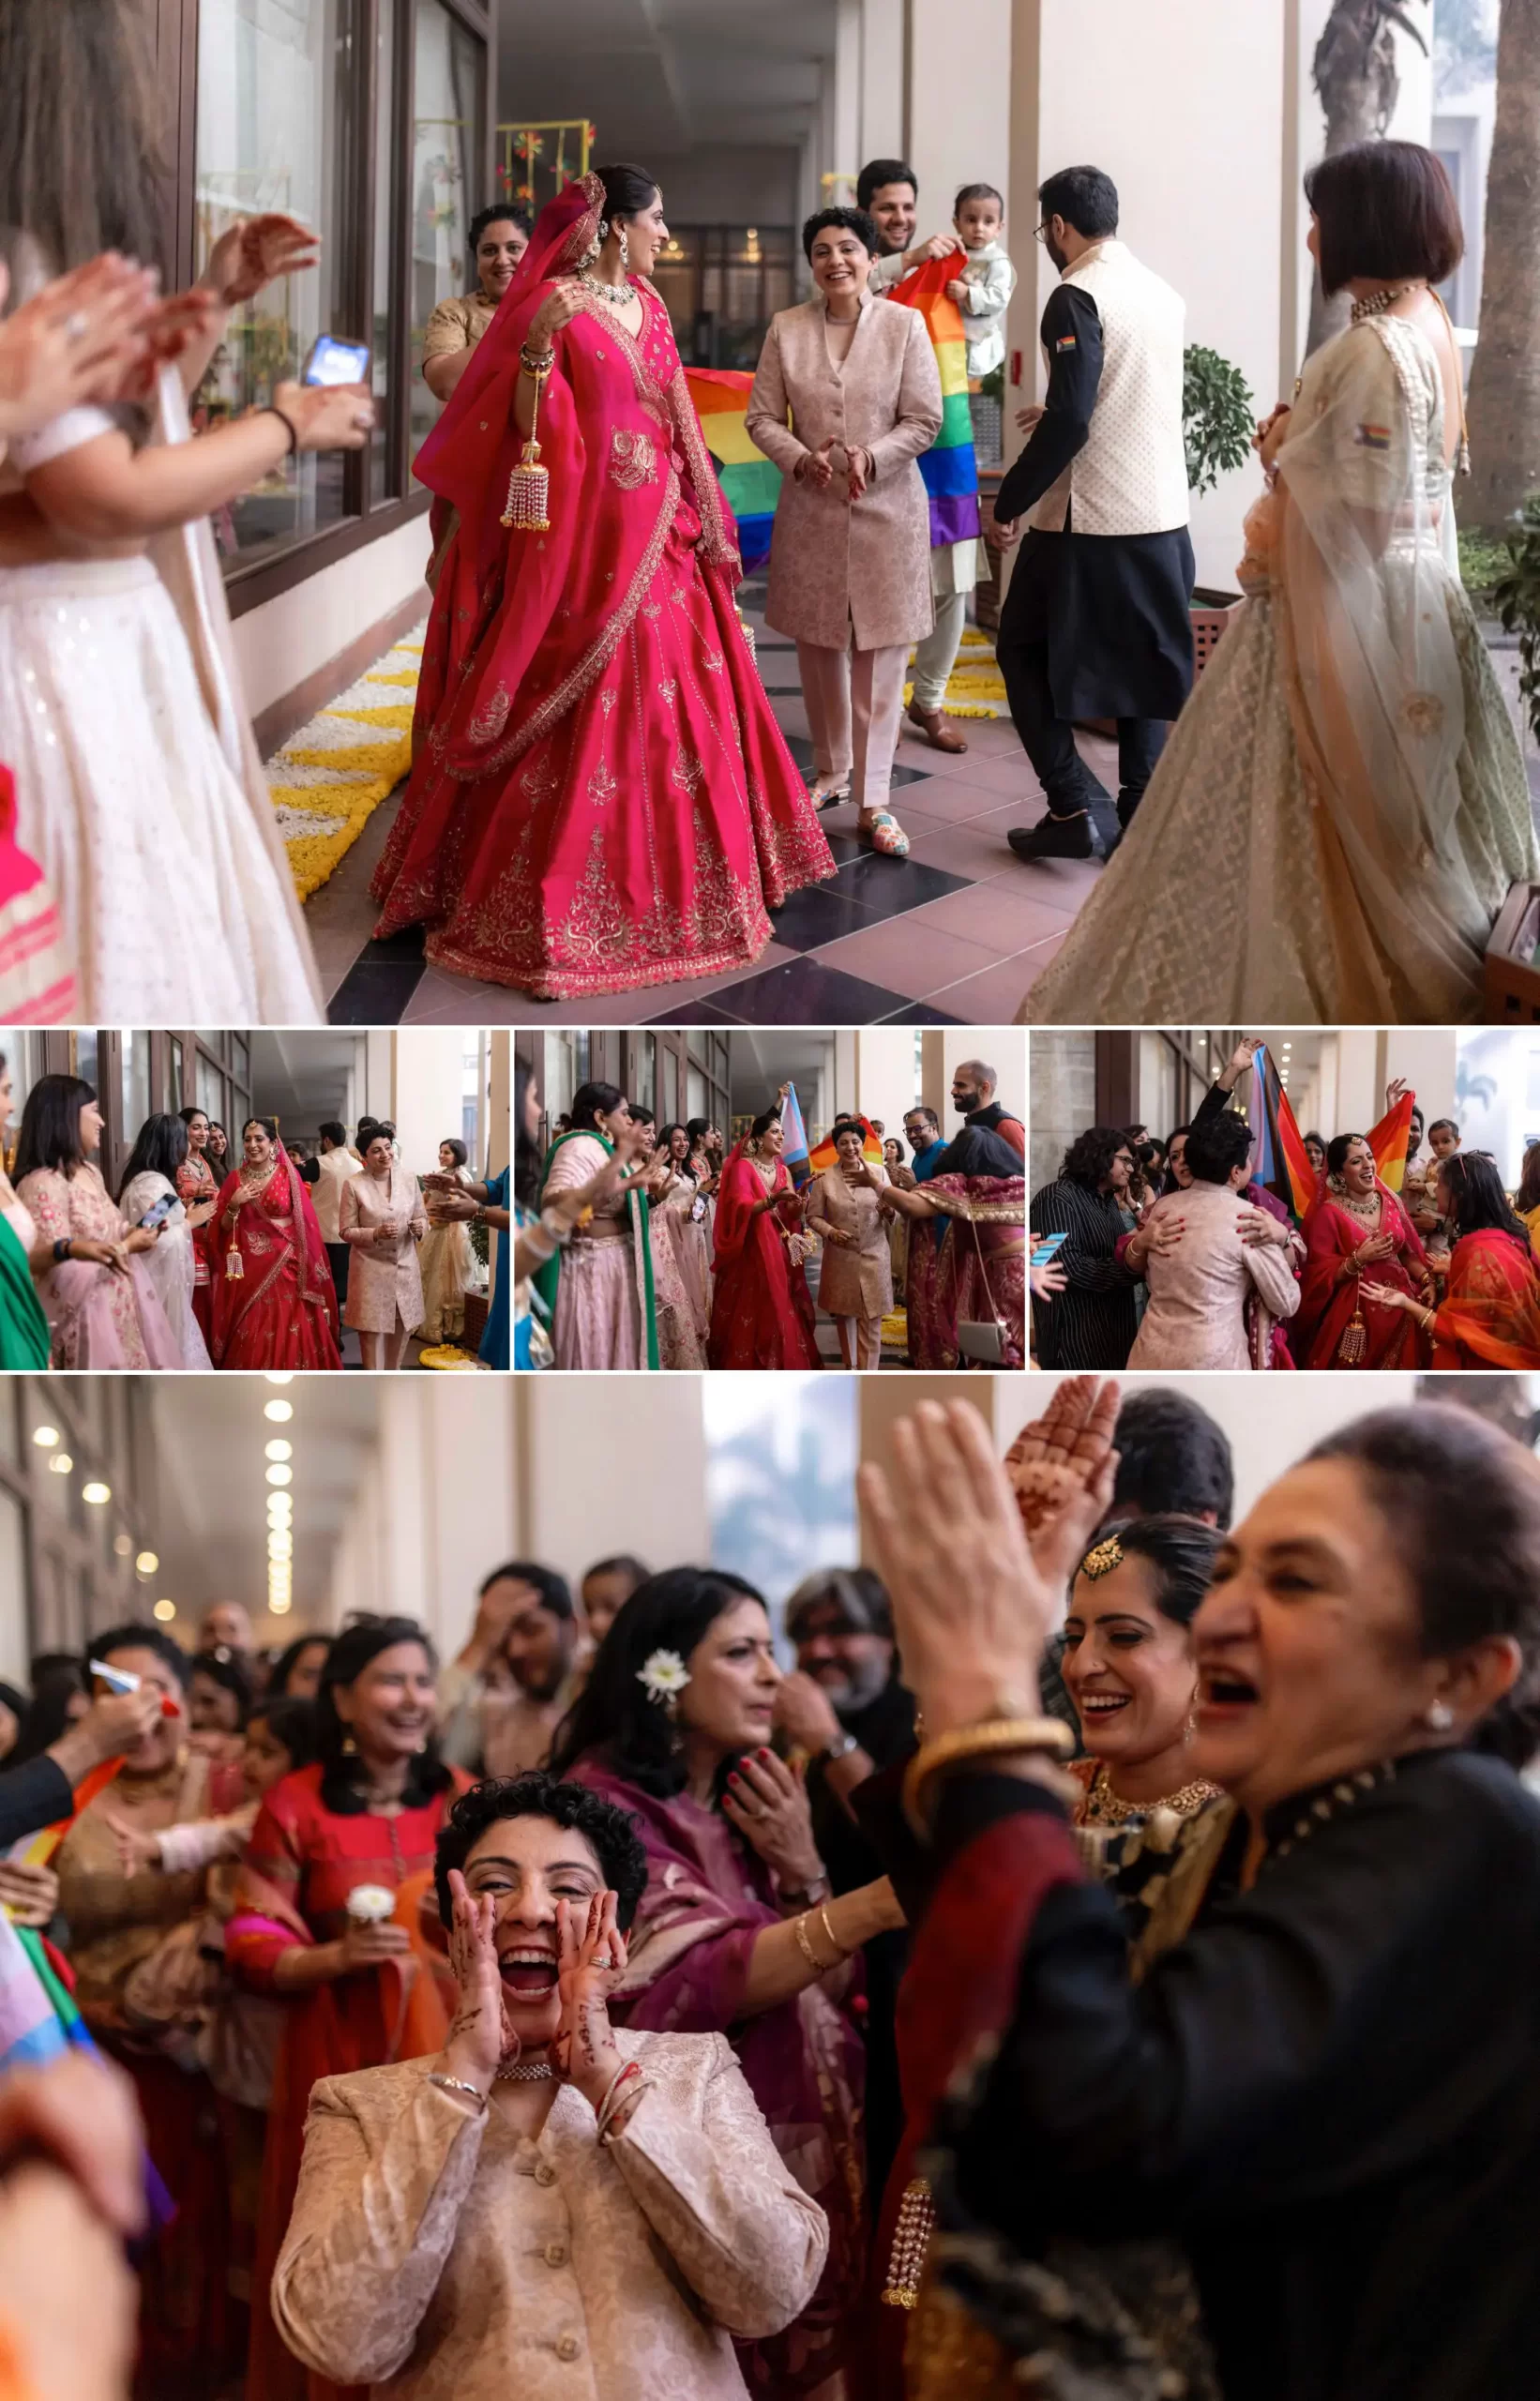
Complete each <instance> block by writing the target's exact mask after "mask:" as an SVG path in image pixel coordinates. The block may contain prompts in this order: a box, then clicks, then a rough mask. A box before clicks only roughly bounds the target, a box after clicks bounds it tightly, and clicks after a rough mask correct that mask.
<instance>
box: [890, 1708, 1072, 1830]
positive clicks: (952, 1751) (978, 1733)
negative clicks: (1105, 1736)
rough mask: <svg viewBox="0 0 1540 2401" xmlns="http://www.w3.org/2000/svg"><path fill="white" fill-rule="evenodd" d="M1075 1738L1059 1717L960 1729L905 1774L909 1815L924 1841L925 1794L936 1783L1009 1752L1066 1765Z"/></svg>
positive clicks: (920, 1754) (942, 1737)
mask: <svg viewBox="0 0 1540 2401" xmlns="http://www.w3.org/2000/svg"><path fill="white" fill-rule="evenodd" d="M1074 1748H1075V1737H1074V1735H1073V1734H1072V1733H1071V1732H1070V1730H1069V1728H1068V1727H1067V1726H1066V1725H1065V1724H1064V1721H1063V1719H1062V1718H1058V1717H991V1718H989V1719H987V1720H986V1721H985V1723H984V1724H982V1725H979V1726H959V1727H956V1728H955V1729H953V1731H952V1732H951V1733H950V1734H938V1735H937V1736H936V1738H935V1740H934V1741H933V1742H930V1743H927V1744H926V1745H925V1747H924V1748H923V1750H919V1751H916V1752H915V1754H914V1757H913V1759H911V1760H910V1762H909V1765H908V1767H907V1769H906V1770H905V1772H904V1787H903V1804H904V1815H905V1817H906V1818H907V1819H908V1820H909V1822H910V1825H911V1826H912V1827H913V1830H914V1832H915V1834H917V1835H919V1836H920V1837H921V1838H922V1840H923V1839H924V1838H925V1836H926V1835H928V1834H929V1825H928V1823H927V1820H926V1815H925V1788H926V1786H927V1785H928V1784H929V1782H930V1780H931V1778H932V1777H933V1776H936V1775H940V1774H949V1773H950V1772H951V1770H952V1769H953V1768H956V1767H961V1766H962V1765H963V1764H964V1763H965V1762H966V1761H967V1760H969V1759H989V1758H992V1757H993V1756H995V1755H996V1754H997V1753H1004V1752H1007V1751H1046V1752H1048V1753H1049V1756H1050V1757H1052V1758H1054V1759H1068V1758H1069V1757H1070V1756H1071V1754H1072V1753H1073V1751H1074Z"/></svg>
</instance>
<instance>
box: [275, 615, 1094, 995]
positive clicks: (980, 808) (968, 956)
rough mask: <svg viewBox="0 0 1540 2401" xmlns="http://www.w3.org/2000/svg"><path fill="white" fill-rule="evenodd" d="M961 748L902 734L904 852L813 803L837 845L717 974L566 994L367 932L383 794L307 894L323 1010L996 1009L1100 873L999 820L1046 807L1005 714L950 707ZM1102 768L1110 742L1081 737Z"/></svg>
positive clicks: (777, 655) (1021, 987)
mask: <svg viewBox="0 0 1540 2401" xmlns="http://www.w3.org/2000/svg"><path fill="white" fill-rule="evenodd" d="M762 602H763V593H762V588H759V587H754V586H746V587H745V592H744V604H745V610H746V613H747V616H748V618H749V622H750V623H751V624H752V625H753V626H754V627H755V634H756V640H757V642H758V644H759V656H760V667H761V672H762V677H763V680H764V685H765V688H766V690H767V691H768V692H769V694H770V696H771V700H772V703H773V705H774V708H775V711H776V715H777V717H778V719H779V721H780V724H781V726H782V729H783V730H784V732H785V733H786V735H787V737H788V740H789V741H790V743H791V746H792V749H793V753H794V754H795V756H796V758H797V760H798V762H799V763H801V764H802V765H803V766H805V767H806V766H810V765H811V763H812V748H811V745H810V744H809V742H808V720H807V717H806V715H805V714H804V711H803V706H802V697H801V691H800V688H799V687H798V684H797V674H796V658H795V653H794V651H793V647H792V645H791V643H789V642H784V641H783V640H782V639H781V637H780V636H778V635H776V634H770V633H766V632H765V630H764V628H763V625H762V618H761V616H760V613H759V612H760V609H761V608H762ZM962 731H963V732H964V733H965V735H966V737H967V741H968V749H967V751H966V753H965V754H964V755H963V756H962V757H960V758H956V757H950V756H947V755H945V754H944V753H942V752H940V751H936V750H932V749H930V748H929V745H927V744H926V743H925V742H923V741H920V740H917V739H913V738H911V737H910V736H909V735H907V734H906V736H905V737H904V739H903V740H902V741H901V742H900V744H899V746H898V775H897V778H896V782H895V792H894V807H895V810H896V813H897V814H898V818H899V820H900V823H902V824H903V825H904V826H905V828H906V829H907V831H908V833H909V837H910V842H911V846H912V847H911V854H910V857H909V858H908V859H907V860H894V859H883V858H877V857H875V856H873V854H872V853H870V852H868V851H867V850H866V849H864V848H863V847H862V845H861V844H860V843H859V842H857V840H856V839H855V834H854V826H855V811H854V809H853V808H849V807H846V808H837V809H831V810H829V811H828V812H827V813H826V815H825V816H824V819H823V825H824V830H825V832H826V833H827V835H828V838H829V847H830V849H831V850H832V851H833V853H834V854H835V857H836V859H837V861H838V872H837V873H836V874H835V876H834V877H833V878H832V879H831V880H830V881H828V882H827V883H822V884H819V885H816V886H814V887H812V888H810V889H808V890H807V891H803V892H798V893H795V894H793V897H792V898H791V899H790V900H789V901H788V902H787V904H786V906H785V908H784V909H781V910H779V911H778V913H777V914H776V917H775V920H774V923H775V936H774V939H773V941H772V943H771V944H770V947H769V948H768V949H767V950H766V951H765V953H764V954H763V956H762V958H761V959H757V960H756V961H755V962H754V964H753V965H752V966H748V967H738V968H734V969H733V970H732V971H731V972H730V973H729V974H725V975H717V976H704V977H700V978H695V979H692V980H690V981H688V982H686V983H682V984H675V985H669V986H665V987H661V988H657V987H655V988H654V989H651V990H649V991H644V992H637V991H631V992H615V993H609V994H606V995H604V996H602V997H599V998H595V997H593V996H592V995H590V996H589V997H587V998H585V999H582V1000H578V1001H556V1002H551V1001H535V1000H531V999H530V998H529V996H528V994H527V993H522V992H516V991H511V990H509V989H507V988H506V987H505V986H503V985H497V984H480V983H476V982H473V981H472V980H471V979H470V978H469V977H466V976H460V975H450V974H445V973H444V972H443V971H442V970H440V969H438V968H436V967H430V966H429V965H428V964H427V963H426V961H425V959H424V958H423V947H422V935H421V931H420V929H415V930H414V931H412V932H410V933H407V934H401V935H398V936H397V937H396V938H395V939H394V940H393V941H391V942H388V943H376V942H372V941H370V928H371V926H372V924H373V921H374V914H375V912H374V909H373V905H372V903H371V902H370V898H369V879H370V874H371V873H372V872H373V868H374V865H375V862H376V860H377V859H378V857H379V855H380V852H381V850H382V849H383V847H384V845H385V837H386V834H387V832H388V830H389V825H390V820H391V817H392V814H393V812H394V808H395V806H396V804H395V802H394V800H390V801H386V802H385V803H384V804H383V806H382V807H381V808H378V809H377V810H376V811H375V813H374V815H373V817H372V818H371V819H370V823H369V825H368V827H367V828H366V830H365V833H364V835H363V837H362V838H361V839H360V840H359V841H358V843H357V844H356V845H355V848H354V849H353V850H352V851H351V852H350V853H349V854H348V856H347V857H346V858H345V859H344V860H343V862H342V865H341V867H340V868H339V869H338V871H337V873H336V875H335V876H334V877H333V878H332V880H331V882H330V883H328V884H326V885H325V886H324V887H323V889H322V890H321V891H320V892H318V893H317V894H316V896H315V898H314V899H313V900H311V901H310V904H309V906H308V907H307V909H306V912H305V915H306V920H307V923H308V924H309V926H310V933H311V938H312V940H313V941H314V944H315V948H316V957H317V960H318V962H319V965H320V969H321V976H322V982H323V984H324V986H325V990H326V993H327V1004H328V1013H329V1015H330V1018H331V1021H332V1022H333V1024H335V1025H366V1024H368V1025H395V1024H403V1025H430V1024H441V1025H446V1024H466V1025H476V1024H499V1025H508V1024H513V1023H523V1024H539V1025H563V1024H571V1025H636V1024H642V1023H651V1024H655V1025H681V1024H683V1025H690V1024H710V1025H860V1024H876V1023H880V1022H887V1023H890V1024H903V1025H948V1024H978V1025H998V1024H1001V1023H1008V1022H1009V1021H1010V1020H1011V1019H1013V1018H1014V1017H1015V1015H1016V1012H1017V1009H1018V1007H1019V1004H1020V1002H1021V998H1022V995H1023V994H1024V993H1025V991H1026V990H1027V989H1028V987H1029V985H1030V984H1031V983H1032V981H1033V979H1034V976H1035V975H1036V974H1038V973H1039V972H1040V970H1041V969H1042V968H1043V967H1045V966H1046V965H1047V963H1048V961H1049V959H1051V958H1052V957H1053V954H1054V951H1055V950H1056V948H1057V947H1058V944H1060V942H1061V941H1062V940H1063V938H1064V933H1065V931H1066V930H1067V929H1068V927H1069V925H1070V922H1071V920H1072V918H1073V917H1074V914H1075V912H1076V910H1077V909H1078V908H1079V907H1080V903H1081V901H1082V900H1083V898H1084V897H1085V894H1086V892H1087V891H1088V890H1089V889H1090V886H1091V883H1092V882H1093V881H1094V880H1095V876H1096V874H1097V873H1098V872H1099V870H1098V868H1096V867H1095V866H1094V865H1090V864H1087V865H1085V866H1079V865H1071V864H1067V863H1063V862H1054V863H1050V864H1047V865H1044V866H1041V867H1028V866H1026V865H1024V864H1023V863H1022V862H1021V861H1020V860H1019V859H1017V858H1015V857H1013V855H1012V853H1011V852H1010V851H1009V849H1008V848H1007V847H1006V842H1005V835H1006V832H1007V830H1008V829H1009V827H1011V826H1012V825H1021V824H1031V823H1034V822H1035V821H1036V819H1037V818H1038V817H1040V816H1041V815H1042V809H1043V803H1042V796H1041V792H1040V788H1039V786H1038V784H1037V781H1036V778H1034V775H1033V772H1032V769H1031V768H1030V767H1029V766H1028V764H1027V762H1026V759H1025V757H1024V756H1023V754H1022V751H1021V747H1020V745H1019V742H1018V741H1017V738H1016V734H1015V732H1014V731H1013V729H1012V727H1011V725H1010V723H1009V720H1008V719H1006V718H1000V719H989V718H970V719H967V720H965V721H963V723H962ZM1085 747H1086V751H1087V756H1088V757H1089V758H1091V759H1092V761H1093V763H1094V764H1095V767H1096V770H1097V772H1098V774H1099V775H1100V776H1101V778H1102V780H1103V782H1104V783H1106V782H1109V781H1110V779H1111V778H1114V777H1115V765H1114V763H1113V759H1112V753H1111V751H1110V748H1108V747H1107V746H1104V745H1102V744H1100V743H1097V742H1095V741H1090V740H1088V741H1087V743H1086V746H1085Z"/></svg>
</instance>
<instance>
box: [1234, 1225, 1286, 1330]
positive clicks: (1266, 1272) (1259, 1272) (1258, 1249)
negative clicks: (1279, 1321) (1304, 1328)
mask: <svg viewBox="0 0 1540 2401" xmlns="http://www.w3.org/2000/svg"><path fill="white" fill-rule="evenodd" d="M1291 1247H1292V1246H1291ZM1291 1247H1290V1248H1289V1249H1285V1248H1283V1247H1282V1246H1279V1245H1276V1244H1273V1243H1261V1242H1258V1243H1251V1242H1248V1243H1243V1244H1242V1246H1241V1249H1242V1252H1243V1255H1244V1257H1245V1260H1246V1274H1247V1275H1248V1276H1250V1278H1251V1281H1252V1282H1253V1284H1255V1286H1256V1288H1257V1290H1258V1291H1259V1292H1260V1293H1261V1298H1262V1301H1263V1304H1264V1306H1266V1307H1267V1308H1268V1309H1269V1310H1270V1311H1271V1312H1272V1314H1273V1316H1274V1317H1292V1316H1293V1314H1294V1312H1295V1310H1296V1309H1297V1308H1298V1307H1299V1285H1298V1283H1297V1281H1296V1280H1295V1276H1294V1271H1293V1269H1292V1268H1291V1266H1290V1264H1289V1261H1290V1257H1291Z"/></svg>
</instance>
